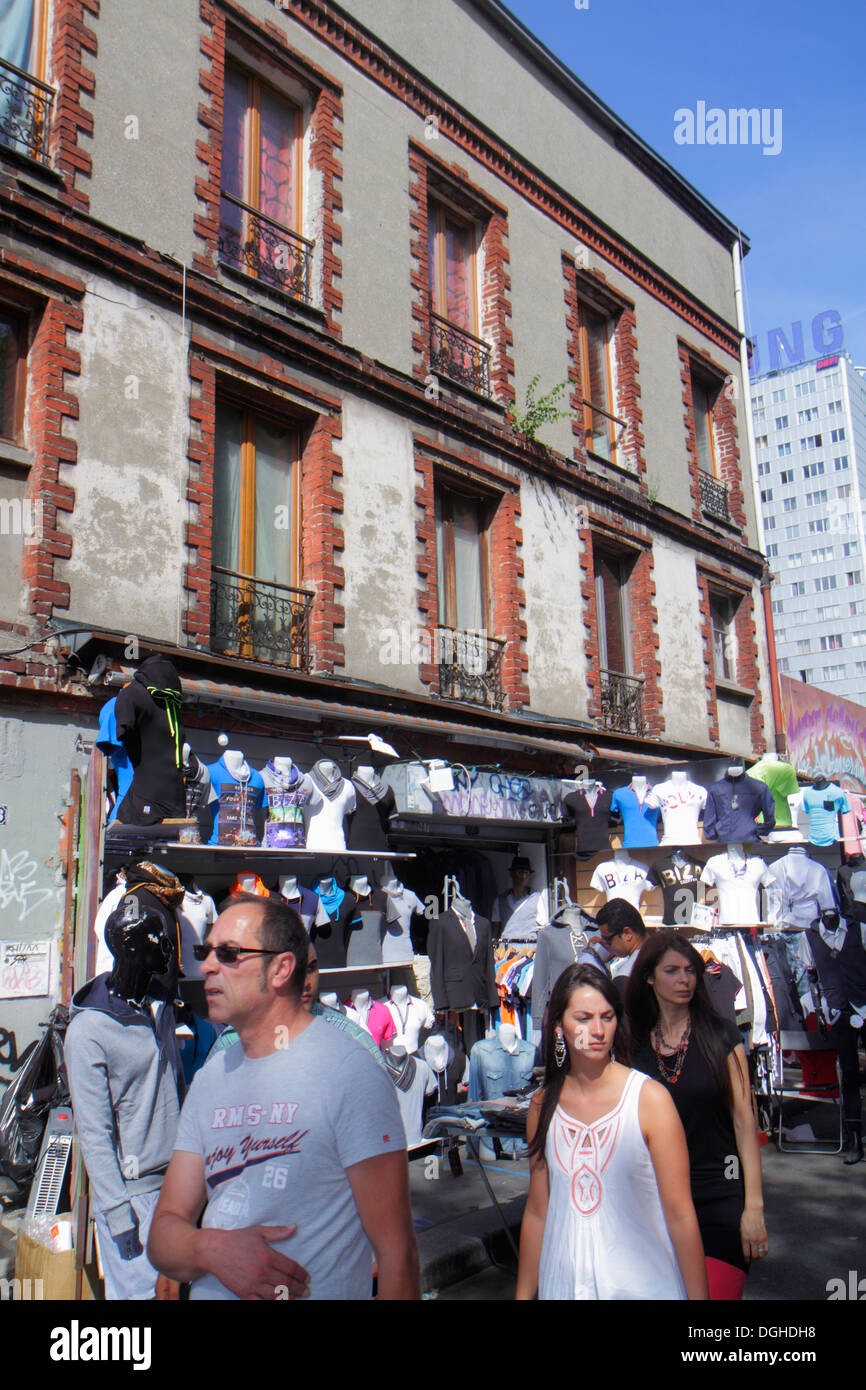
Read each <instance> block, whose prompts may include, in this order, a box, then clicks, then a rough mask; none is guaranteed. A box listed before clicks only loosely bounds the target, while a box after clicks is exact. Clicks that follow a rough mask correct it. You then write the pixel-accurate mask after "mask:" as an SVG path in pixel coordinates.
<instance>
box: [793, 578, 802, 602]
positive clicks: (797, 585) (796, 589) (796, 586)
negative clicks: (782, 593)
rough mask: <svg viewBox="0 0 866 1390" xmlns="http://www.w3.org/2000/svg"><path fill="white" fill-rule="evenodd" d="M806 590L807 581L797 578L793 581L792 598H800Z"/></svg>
mask: <svg viewBox="0 0 866 1390" xmlns="http://www.w3.org/2000/svg"><path fill="white" fill-rule="evenodd" d="M805 592H806V581H805V579H795V580H794V582H793V584H792V585H791V597H792V598H799V597H800V596H801V595H802V594H805Z"/></svg>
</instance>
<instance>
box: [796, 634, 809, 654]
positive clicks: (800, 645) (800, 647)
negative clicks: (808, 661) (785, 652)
mask: <svg viewBox="0 0 866 1390" xmlns="http://www.w3.org/2000/svg"><path fill="white" fill-rule="evenodd" d="M811 650H812V643H811V642H810V641H809V639H808V637H801V638H799V640H798V642H797V655H798V656H808V655H809V652H810V651H811Z"/></svg>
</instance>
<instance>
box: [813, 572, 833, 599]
mask: <svg viewBox="0 0 866 1390" xmlns="http://www.w3.org/2000/svg"><path fill="white" fill-rule="evenodd" d="M812 582H813V583H814V585H815V593H816V594H822V593H826V592H827V590H828V589H835V587H836V576H835V574H822V575H821V578H820V579H815V580H813V581H812Z"/></svg>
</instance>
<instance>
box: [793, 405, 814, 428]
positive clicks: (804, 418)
mask: <svg viewBox="0 0 866 1390" xmlns="http://www.w3.org/2000/svg"><path fill="white" fill-rule="evenodd" d="M817 418H818V407H817V406H816V405H810V406H809V407H808V408H807V409H806V410H798V411H797V424H798V425H808V423H809V421H810V420H817Z"/></svg>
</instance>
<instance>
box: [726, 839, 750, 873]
mask: <svg viewBox="0 0 866 1390" xmlns="http://www.w3.org/2000/svg"><path fill="white" fill-rule="evenodd" d="M726 848H727V854H728V858H729V859H730V861H731V863H732V864H733V865H734V866H735V868H737V869H741V868H742V867H743V865H744V864H745V862H746V851H745V848H744V846H743V845H741V844H733V845H727V846H726Z"/></svg>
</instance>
